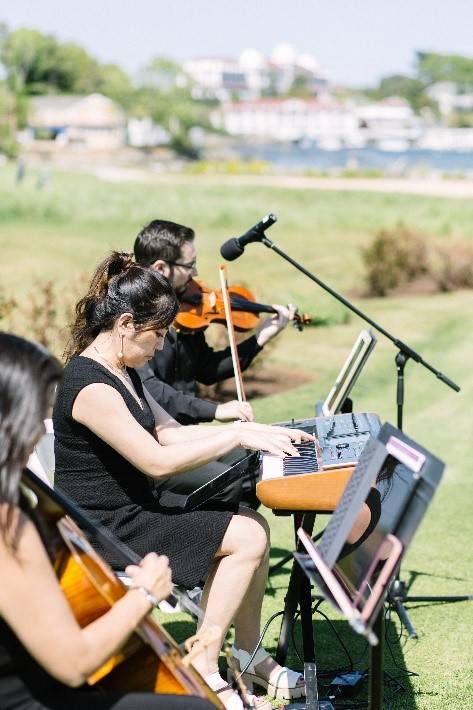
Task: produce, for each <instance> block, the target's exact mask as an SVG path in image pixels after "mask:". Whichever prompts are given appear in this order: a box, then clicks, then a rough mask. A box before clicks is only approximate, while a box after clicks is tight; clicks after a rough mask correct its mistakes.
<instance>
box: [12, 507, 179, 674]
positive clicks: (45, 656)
mask: <svg viewBox="0 0 473 710" xmlns="http://www.w3.org/2000/svg"><path fill="white" fill-rule="evenodd" d="M148 557H149V558H150V559H149V560H148ZM148 557H147V558H145V560H144V561H143V567H140V568H136V569H139V572H138V574H136V573H135V575H134V583H135V584H137V585H138V584H142V585H143V586H146V587H147V588H148V589H150V591H151V592H152V593H153V594H155V596H157V598H158V599H163V598H164V597H166V596H168V594H169V593H170V590H171V581H170V579H171V575H170V570H169V566H168V561H167V558H165V557H162V558H159V559H158V557H157V555H150V556H148ZM153 565H154V568H155V574H154V577H153V574H151V573H150V568H151V567H153ZM0 568H1V569H2V579H3V580H4V581H3V582H2V584H1V585H0V616H2V617H3V618H4V619H5V621H6V622H7V623H8V625H9V626H10V627H11V629H12V630H13V632H14V633H15V635H16V636H17V637H18V638H19V640H20V641H21V643H22V644H23V645H24V646H25V648H26V649H27V650H28V651H29V653H30V654H31V655H32V656H33V657H34V658H35V659H36V660H37V661H38V663H39V664H40V665H41V666H42V667H43V668H45V669H46V671H48V673H50V675H52V676H54V677H55V678H56V679H58V680H60V681H61V682H63V683H65V684H67V685H70V686H79V685H82V684H83V683H84V682H85V681H86V680H87V678H88V676H89V675H90V674H91V673H92V672H94V671H95V670H96V669H97V668H99V667H100V666H101V665H102V663H104V662H105V661H106V660H107V659H108V658H109V657H110V656H111V655H113V654H114V653H115V652H116V651H118V649H119V648H121V646H123V644H124V643H125V641H126V640H127V639H128V637H129V636H130V634H131V633H132V632H133V630H134V629H135V628H136V626H137V625H138V624H139V622H140V621H141V620H142V619H143V618H144V617H145V616H146V615H147V614H148V612H149V611H150V604H149V602H148V601H147V600H146V598H145V597H144V595H143V594H140V592H138V591H130V592H128V593H127V594H125V596H124V597H123V598H122V599H120V600H119V601H118V602H117V603H116V604H115V606H113V607H112V609H111V610H110V611H109V612H107V613H106V614H104V615H103V616H102V617H100V618H99V619H97V620H96V621H94V622H93V623H91V624H89V625H88V626H86V627H85V628H84V629H81V628H80V626H79V625H78V623H77V621H76V619H75V617H74V616H73V614H72V612H71V610H70V607H69V605H68V603H67V601H66V598H65V597H64V594H63V593H62V591H61V588H60V587H59V584H58V581H57V579H56V577H55V575H54V572H53V568H52V566H51V564H50V562H49V559H48V557H47V555H46V552H45V549H44V547H43V545H42V543H41V540H40V538H39V536H38V533H37V531H36V528H35V526H34V525H33V523H32V522H31V521H30V520H29V519H28V518H26V517H25V516H23V514H21V515H20V522H19V527H18V531H17V547H16V550H15V554H12V552H11V551H10V550H9V549H8V548H7V547H6V546H5V544H4V542H3V540H2V539H1V538H0ZM146 568H147V570H148V571H146ZM139 575H141V577H140V578H138V576H139ZM158 577H159V580H158V581H157V578H158ZM153 579H154V583H153Z"/></svg>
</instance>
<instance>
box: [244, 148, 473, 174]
mask: <svg viewBox="0 0 473 710" xmlns="http://www.w3.org/2000/svg"><path fill="white" fill-rule="evenodd" d="M236 150H237V152H238V154H239V155H240V157H241V158H243V159H257V160H264V161H266V162H268V163H271V164H272V165H274V166H275V167H279V168H286V169H290V170H297V169H311V168H312V169H314V170H330V169H336V168H360V169H369V168H374V169H379V170H383V171H390V172H393V173H396V174H402V173H403V172H405V171H410V170H412V169H415V168H418V169H427V170H438V171H441V172H459V173H465V174H469V173H471V174H473V151H472V152H459V151H458V152H457V151H436V150H417V149H415V148H412V149H409V150H405V151H399V152H398V151H385V150H380V149H379V148H372V147H369V148H341V149H340V150H321V149H320V148H317V147H316V146H310V147H302V146H300V145H298V144H292V143H267V144H261V145H251V144H246V145H245V144H241V145H238V146H237V147H236Z"/></svg>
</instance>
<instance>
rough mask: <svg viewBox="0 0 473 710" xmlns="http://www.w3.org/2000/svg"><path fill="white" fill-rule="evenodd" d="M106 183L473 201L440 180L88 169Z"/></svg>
mask: <svg viewBox="0 0 473 710" xmlns="http://www.w3.org/2000/svg"><path fill="white" fill-rule="evenodd" d="M86 172H91V173H92V174H93V175H95V176H96V177H98V178H100V179H101V180H105V181H106V182H128V181H130V182H148V183H153V182H154V183H157V184H158V183H168V184H169V183H171V184H173V183H174V184H181V185H182V184H191V183H192V184H196V183H200V184H205V185H229V186H231V185H238V186H245V185H248V186H254V187H276V188H277V187H279V188H284V189H289V190H332V191H340V192H343V191H345V192H383V193H401V194H410V195H430V196H434V197H450V198H453V199H468V198H473V180H466V179H465V180H449V179H439V178H425V179H419V178H356V177H353V178H337V177H333V178H319V177H305V176H299V175H285V176H284V175H220V174H215V175H186V174H183V173H181V174H179V173H161V174H157V173H153V172H152V171H149V170H140V169H134V168H128V169H127V168H115V167H101V168H97V169H95V170H90V171H89V170H87V171H86Z"/></svg>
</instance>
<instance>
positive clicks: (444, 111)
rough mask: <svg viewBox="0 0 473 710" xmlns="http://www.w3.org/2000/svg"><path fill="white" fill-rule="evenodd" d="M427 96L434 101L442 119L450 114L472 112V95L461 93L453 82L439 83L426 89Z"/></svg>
mask: <svg viewBox="0 0 473 710" xmlns="http://www.w3.org/2000/svg"><path fill="white" fill-rule="evenodd" d="M427 95H428V97H429V98H430V99H432V100H433V101H435V102H436V103H437V105H438V107H439V111H440V113H441V115H442V116H443V117H444V118H448V117H449V116H451V115H452V113H470V112H473V93H472V92H471V91H470V92H469V93H468V92H464V91H461V89H460V87H459V86H458V85H457V84H455V83H454V82H453V81H439V82H437V83H436V84H432V86H429V88H428V89H427Z"/></svg>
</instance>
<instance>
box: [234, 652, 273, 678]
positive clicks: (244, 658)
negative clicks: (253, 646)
mask: <svg viewBox="0 0 473 710" xmlns="http://www.w3.org/2000/svg"><path fill="white" fill-rule="evenodd" d="M232 653H233V655H234V656H235V658H236V659H237V661H238V663H239V664H240V669H241V670H243V668H246V665H247V663H248V661H249V660H250V658H251V656H252V654H251V653H248V651H245V650H244V649H242V648H237V647H236V646H232ZM267 658H269V653H268V652H267V651H266V650H265V649H264V648H262V647H261V646H260V647H259V649H258V650H257V651H256V654H255V657H254V658H253V660H252V662H251V663H250V665H249V666H248V668H246V673H255V666H257V665H258V663H261V662H262V661H265V660H266V659H267Z"/></svg>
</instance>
